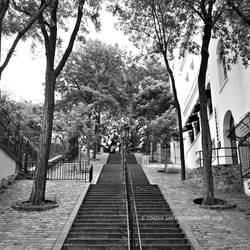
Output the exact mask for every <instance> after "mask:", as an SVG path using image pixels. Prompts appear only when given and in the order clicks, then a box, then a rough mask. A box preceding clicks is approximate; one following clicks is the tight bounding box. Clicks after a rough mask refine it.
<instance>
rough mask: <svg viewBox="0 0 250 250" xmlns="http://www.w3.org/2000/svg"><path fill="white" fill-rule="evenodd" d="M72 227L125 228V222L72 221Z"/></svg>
mask: <svg viewBox="0 0 250 250" xmlns="http://www.w3.org/2000/svg"><path fill="white" fill-rule="evenodd" d="M72 228H75V229H80V228H89V229H90V228H101V229H123V228H127V224H126V223H122V224H121V223H116V222H112V223H105V222H102V223H101V222H96V223H93V222H74V223H73V225H72Z"/></svg>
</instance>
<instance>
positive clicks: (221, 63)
mask: <svg viewBox="0 0 250 250" xmlns="http://www.w3.org/2000/svg"><path fill="white" fill-rule="evenodd" d="M217 63H218V74H219V85H220V90H221V89H222V88H223V87H224V85H225V83H226V82H227V79H228V71H227V65H226V60H225V51H224V45H223V41H222V40H219V42H218V45H217Z"/></svg>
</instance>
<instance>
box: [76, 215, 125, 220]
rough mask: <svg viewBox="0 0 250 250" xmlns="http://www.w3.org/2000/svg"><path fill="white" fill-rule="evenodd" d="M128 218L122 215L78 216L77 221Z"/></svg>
mask: <svg viewBox="0 0 250 250" xmlns="http://www.w3.org/2000/svg"><path fill="white" fill-rule="evenodd" d="M126 218H127V216H126V214H121V215H113V214H111V215H109V214H105V216H103V215H99V214H96V215H92V214H77V216H76V219H77V220H85V219H86V220H100V221H101V220H110V219H112V220H125V219H126Z"/></svg>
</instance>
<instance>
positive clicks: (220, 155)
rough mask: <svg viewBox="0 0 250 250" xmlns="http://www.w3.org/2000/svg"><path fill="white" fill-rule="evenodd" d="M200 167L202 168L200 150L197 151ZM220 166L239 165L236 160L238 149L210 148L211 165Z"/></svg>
mask: <svg viewBox="0 0 250 250" xmlns="http://www.w3.org/2000/svg"><path fill="white" fill-rule="evenodd" d="M196 155H198V160H199V164H200V167H202V166H203V155H202V150H200V151H197V152H196ZM222 164H240V161H239V159H238V148H233V147H221V148H212V165H214V166H219V165H222Z"/></svg>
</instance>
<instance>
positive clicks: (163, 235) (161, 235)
mask: <svg viewBox="0 0 250 250" xmlns="http://www.w3.org/2000/svg"><path fill="white" fill-rule="evenodd" d="M140 236H141V238H142V239H150V238H153V239H158V238H170V239H175V238H178V239H181V238H185V234H184V233H141V234H140Z"/></svg>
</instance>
